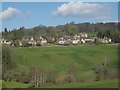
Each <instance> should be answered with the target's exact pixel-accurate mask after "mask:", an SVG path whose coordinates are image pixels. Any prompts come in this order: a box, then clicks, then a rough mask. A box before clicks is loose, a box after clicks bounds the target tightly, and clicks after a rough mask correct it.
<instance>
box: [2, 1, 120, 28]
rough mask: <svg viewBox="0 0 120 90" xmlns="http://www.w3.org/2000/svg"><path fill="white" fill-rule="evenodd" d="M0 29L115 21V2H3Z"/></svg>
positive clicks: (116, 9)
mask: <svg viewBox="0 0 120 90" xmlns="http://www.w3.org/2000/svg"><path fill="white" fill-rule="evenodd" d="M0 19H1V20H2V24H3V25H2V29H3V28H5V27H6V28H7V29H8V30H12V29H14V28H19V27H20V26H24V27H26V28H32V27H35V26H38V25H45V26H56V25H61V24H66V23H69V22H71V21H74V22H75V23H82V22H91V23H95V22H109V21H117V20H118V3H117V2H102V3H100V2H96V3H93V2H89V3H88V2H81V1H79V2H14V3H13V2H3V3H2V12H0Z"/></svg>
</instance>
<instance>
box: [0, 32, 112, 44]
mask: <svg viewBox="0 0 120 90" xmlns="http://www.w3.org/2000/svg"><path fill="white" fill-rule="evenodd" d="M96 38H97V37H88V35H87V33H80V34H79V35H74V36H64V37H60V38H57V39H56V41H55V38H52V40H53V41H55V44H61V45H64V44H73V45H75V44H79V43H83V44H84V43H87V42H94V41H95V39H96ZM99 41H100V42H101V43H110V42H111V39H110V38H107V37H104V38H101V39H100V38H99ZM13 42H14V41H12V40H5V39H0V43H2V44H7V45H10V46H15V44H14V43H13ZM17 42H18V44H19V46H23V42H27V43H28V44H31V45H37V44H40V45H45V44H46V45H47V44H49V42H48V39H45V38H43V37H42V36H40V37H39V38H38V39H34V37H31V38H27V39H25V38H23V40H18V41H17Z"/></svg>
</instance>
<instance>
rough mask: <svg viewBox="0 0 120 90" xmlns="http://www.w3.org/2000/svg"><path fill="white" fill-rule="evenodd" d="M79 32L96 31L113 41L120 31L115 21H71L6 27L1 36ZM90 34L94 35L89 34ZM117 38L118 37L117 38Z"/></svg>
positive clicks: (37, 35)
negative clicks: (47, 25)
mask: <svg viewBox="0 0 120 90" xmlns="http://www.w3.org/2000/svg"><path fill="white" fill-rule="evenodd" d="M79 32H86V33H98V34H97V36H98V37H100V38H101V37H104V36H106V37H109V38H112V40H113V42H118V41H120V40H119V39H120V33H119V31H118V24H117V23H112V22H111V23H105V24H104V23H95V24H91V23H80V24H75V23H74V22H71V23H70V24H65V25H58V26H55V27H51V26H50V27H46V26H43V25H39V26H36V27H33V28H30V29H26V28H24V27H20V28H19V29H13V30H11V31H8V30H7V28H5V30H4V31H3V32H2V35H3V38H4V39H7V40H22V39H23V38H30V37H35V38H39V36H42V37H46V38H49V37H55V38H59V37H61V36H65V35H71V36H73V35H75V34H78V33H79ZM89 35H90V34H89ZM90 36H92V37H93V36H95V35H93V34H91V35H90ZM118 38H119V39H118Z"/></svg>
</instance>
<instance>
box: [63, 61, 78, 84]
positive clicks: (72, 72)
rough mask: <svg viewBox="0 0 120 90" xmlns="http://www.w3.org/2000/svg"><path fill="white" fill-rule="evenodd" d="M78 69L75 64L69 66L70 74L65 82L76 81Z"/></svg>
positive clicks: (68, 73)
mask: <svg viewBox="0 0 120 90" xmlns="http://www.w3.org/2000/svg"><path fill="white" fill-rule="evenodd" d="M76 72H77V71H76V67H75V64H74V63H70V64H69V68H68V72H67V75H66V77H65V82H67V83H71V82H75V81H76Z"/></svg>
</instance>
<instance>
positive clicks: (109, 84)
mask: <svg viewBox="0 0 120 90" xmlns="http://www.w3.org/2000/svg"><path fill="white" fill-rule="evenodd" d="M46 88H118V80H117V79H113V80H103V81H97V82H95V81H92V82H82V83H71V84H64V85H53V86H50V87H46Z"/></svg>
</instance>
